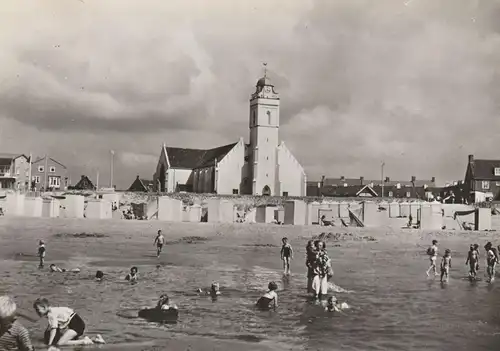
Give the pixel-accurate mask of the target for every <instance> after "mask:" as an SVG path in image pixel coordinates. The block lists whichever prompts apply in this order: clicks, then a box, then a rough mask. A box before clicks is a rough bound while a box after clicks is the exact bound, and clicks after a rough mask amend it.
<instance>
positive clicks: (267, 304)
mask: <svg viewBox="0 0 500 351" xmlns="http://www.w3.org/2000/svg"><path fill="white" fill-rule="evenodd" d="M267 288H268V291H267V292H266V293H265V294H264V295H262V296H261V297H260V299H259V300H258V301H257V303H256V306H257V308H258V309H260V310H264V311H267V310H269V309H271V308H273V309H275V310H276V307H278V294H276V290H278V284H276V283H275V282H270V283H269V285H268V286H267Z"/></svg>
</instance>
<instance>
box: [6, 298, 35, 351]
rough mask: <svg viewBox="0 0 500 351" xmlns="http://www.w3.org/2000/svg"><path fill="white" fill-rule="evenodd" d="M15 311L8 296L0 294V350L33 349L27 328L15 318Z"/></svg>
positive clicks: (12, 302) (19, 350)
mask: <svg viewBox="0 0 500 351" xmlns="http://www.w3.org/2000/svg"><path fill="white" fill-rule="evenodd" d="M16 311H17V306H16V303H15V302H14V300H13V299H12V298H11V297H10V296H0V350H2V351H34V350H35V348H34V347H33V345H32V344H31V339H30V336H29V333H28V330H27V329H26V328H25V327H24V326H23V325H22V324H21V323H19V322H18V321H17V319H16Z"/></svg>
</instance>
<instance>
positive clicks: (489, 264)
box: [484, 241, 498, 283]
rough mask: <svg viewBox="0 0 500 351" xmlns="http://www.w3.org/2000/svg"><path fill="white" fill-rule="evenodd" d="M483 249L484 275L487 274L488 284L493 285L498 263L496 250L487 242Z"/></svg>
mask: <svg viewBox="0 0 500 351" xmlns="http://www.w3.org/2000/svg"><path fill="white" fill-rule="evenodd" d="M484 249H485V250H486V274H488V283H493V281H494V280H495V271H496V265H497V262H498V253H497V249H496V248H495V247H493V244H492V243H491V242H489V241H488V243H487V244H486V245H484Z"/></svg>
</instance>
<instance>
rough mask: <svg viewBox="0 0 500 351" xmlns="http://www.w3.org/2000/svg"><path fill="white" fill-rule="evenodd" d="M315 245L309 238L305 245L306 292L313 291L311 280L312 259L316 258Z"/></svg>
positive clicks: (312, 272) (312, 271) (312, 270)
mask: <svg viewBox="0 0 500 351" xmlns="http://www.w3.org/2000/svg"><path fill="white" fill-rule="evenodd" d="M316 253H317V250H316V247H315V246H314V241H313V240H309V241H308V242H307V246H306V267H307V292H308V293H311V292H313V288H312V281H313V278H314V261H315V260H316Z"/></svg>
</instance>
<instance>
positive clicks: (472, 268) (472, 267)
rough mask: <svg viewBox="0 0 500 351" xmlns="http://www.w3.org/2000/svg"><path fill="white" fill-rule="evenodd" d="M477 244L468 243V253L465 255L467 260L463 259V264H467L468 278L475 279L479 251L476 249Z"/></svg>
mask: <svg viewBox="0 0 500 351" xmlns="http://www.w3.org/2000/svg"><path fill="white" fill-rule="evenodd" d="M478 247H479V246H478V245H477V244H475V245H472V244H471V245H470V249H469V253H468V255H467V261H465V265H469V278H473V279H476V278H477V271H478V268H479V267H478V261H479V252H478V250H477V248H478Z"/></svg>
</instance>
